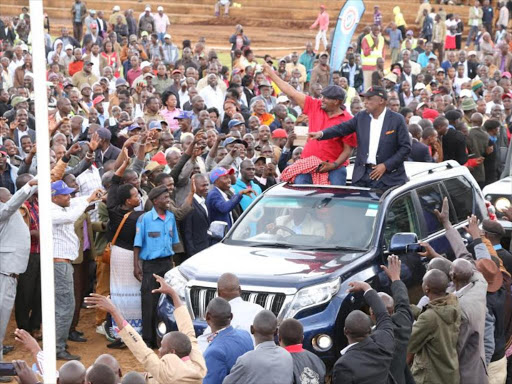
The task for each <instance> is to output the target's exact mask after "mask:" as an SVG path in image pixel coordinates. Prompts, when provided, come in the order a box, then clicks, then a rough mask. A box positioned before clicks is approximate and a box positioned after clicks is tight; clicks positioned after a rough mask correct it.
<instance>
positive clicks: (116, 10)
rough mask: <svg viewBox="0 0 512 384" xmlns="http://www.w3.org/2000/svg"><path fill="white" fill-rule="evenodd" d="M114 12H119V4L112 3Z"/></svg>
mask: <svg viewBox="0 0 512 384" xmlns="http://www.w3.org/2000/svg"><path fill="white" fill-rule="evenodd" d="M112 10H113V11H114V12H119V11H120V10H121V7H120V6H119V5H114V8H112Z"/></svg>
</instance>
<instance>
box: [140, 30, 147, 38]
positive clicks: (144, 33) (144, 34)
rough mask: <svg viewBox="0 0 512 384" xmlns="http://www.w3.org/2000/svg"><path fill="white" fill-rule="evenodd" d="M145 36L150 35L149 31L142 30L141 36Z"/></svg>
mask: <svg viewBox="0 0 512 384" xmlns="http://www.w3.org/2000/svg"><path fill="white" fill-rule="evenodd" d="M143 36H149V33H148V31H142V32H141V34H140V37H143Z"/></svg>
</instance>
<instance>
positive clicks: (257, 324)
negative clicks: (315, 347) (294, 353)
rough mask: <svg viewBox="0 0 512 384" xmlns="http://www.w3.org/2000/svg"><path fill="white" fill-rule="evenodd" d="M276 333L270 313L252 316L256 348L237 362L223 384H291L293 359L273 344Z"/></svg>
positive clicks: (273, 318) (274, 320)
mask: <svg viewBox="0 0 512 384" xmlns="http://www.w3.org/2000/svg"><path fill="white" fill-rule="evenodd" d="M276 330H277V318H276V316H275V315H274V314H273V313H272V312H271V311H268V310H263V311H261V312H260V313H258V314H257V315H256V317H255V318H254V323H253V325H252V326H251V333H252V334H253V335H254V339H255V340H256V348H255V349H254V351H250V352H247V353H246V354H245V355H243V356H241V357H239V358H238V360H237V362H236V364H235V365H234V366H233V368H231V373H230V374H229V375H227V376H226V378H225V379H224V381H223V384H235V383H244V384H259V383H265V384H292V382H293V359H292V357H291V355H290V353H289V352H287V351H286V350H285V349H284V348H281V347H278V346H277V345H276V343H275V342H274V335H275V333H276Z"/></svg>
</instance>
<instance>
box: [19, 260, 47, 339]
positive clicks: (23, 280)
mask: <svg viewBox="0 0 512 384" xmlns="http://www.w3.org/2000/svg"><path fill="white" fill-rule="evenodd" d="M40 260H41V257H40V255H39V253H31V254H30V257H29V259H28V265H27V270H26V271H25V272H24V273H22V274H21V275H19V277H18V290H17V292H16V301H15V308H14V315H15V316H16V324H17V325H18V328H19V329H24V330H25V331H27V332H32V331H35V330H37V329H40V328H41V320H42V318H41V316H42V315H41V264H40Z"/></svg>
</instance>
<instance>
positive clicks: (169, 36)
mask: <svg viewBox="0 0 512 384" xmlns="http://www.w3.org/2000/svg"><path fill="white" fill-rule="evenodd" d="M171 38H172V37H171V35H169V34H168V33H166V34H165V36H164V39H171Z"/></svg>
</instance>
